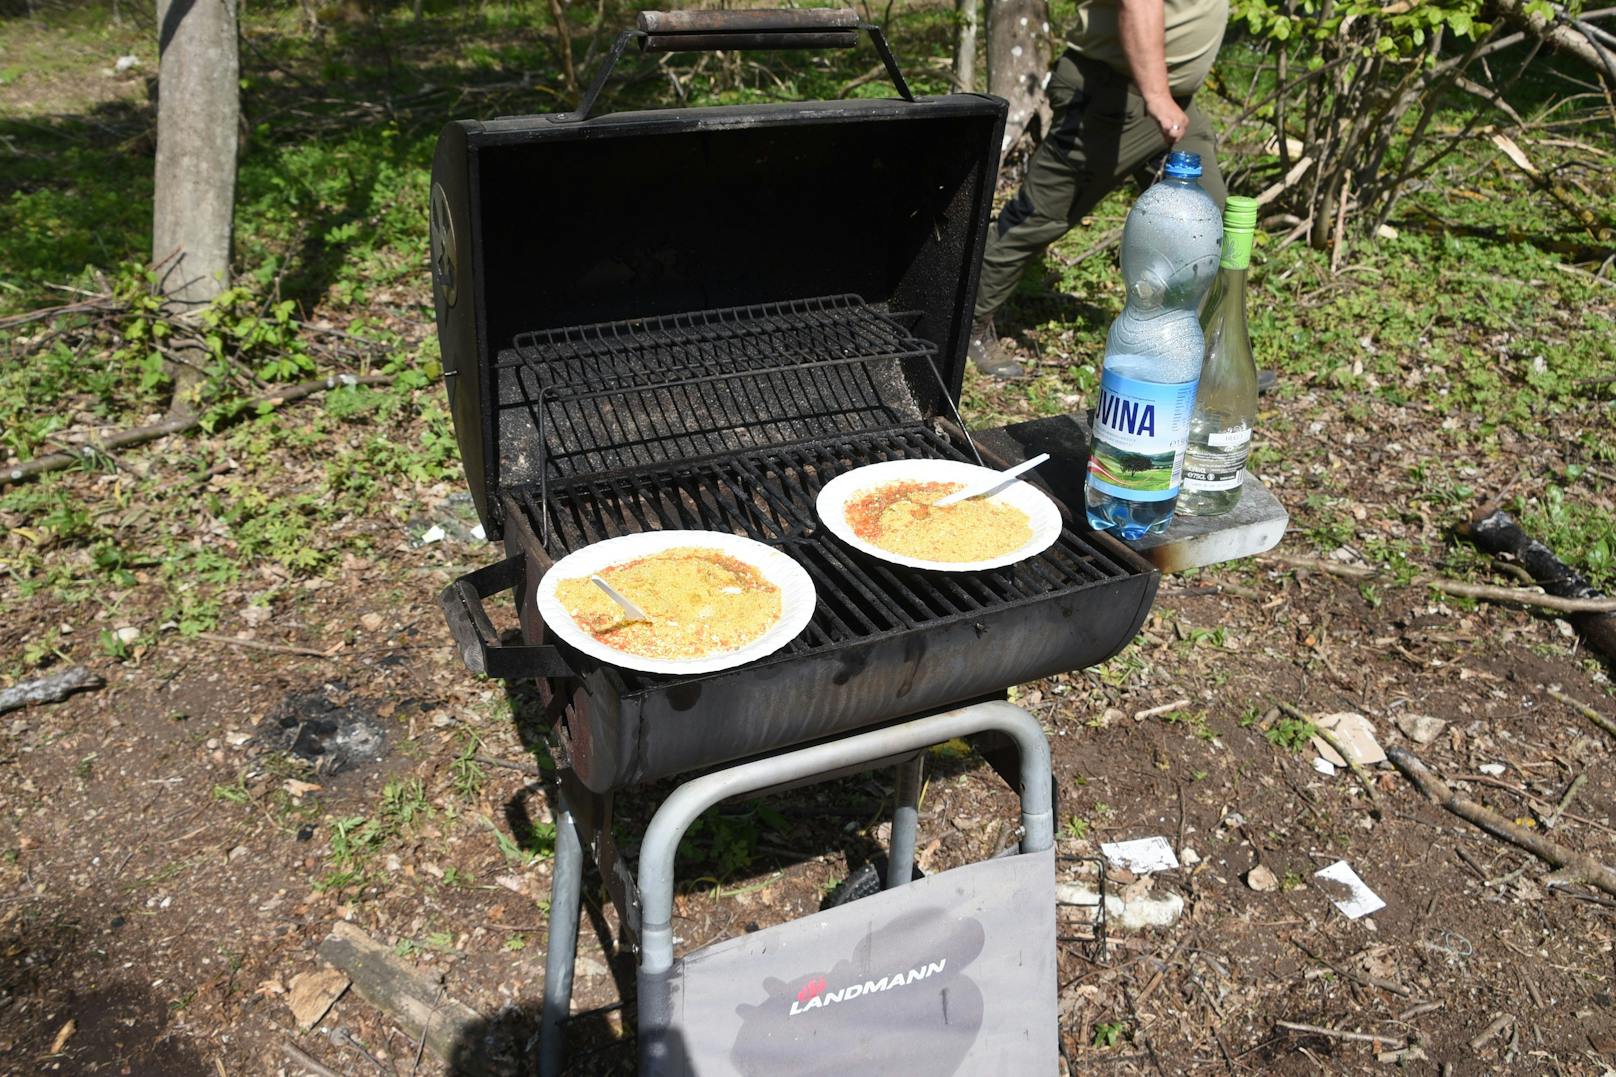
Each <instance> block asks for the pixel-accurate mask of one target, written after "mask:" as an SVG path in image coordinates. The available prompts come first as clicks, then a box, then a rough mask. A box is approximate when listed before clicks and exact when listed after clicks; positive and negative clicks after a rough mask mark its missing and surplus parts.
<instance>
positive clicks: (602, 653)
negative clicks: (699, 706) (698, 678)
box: [534, 531, 816, 674]
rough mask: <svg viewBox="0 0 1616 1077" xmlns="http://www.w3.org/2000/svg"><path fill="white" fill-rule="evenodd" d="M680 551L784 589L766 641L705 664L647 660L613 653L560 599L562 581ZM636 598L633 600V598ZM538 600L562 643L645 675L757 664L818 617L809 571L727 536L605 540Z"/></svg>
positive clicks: (556, 575) (575, 559)
mask: <svg viewBox="0 0 1616 1077" xmlns="http://www.w3.org/2000/svg"><path fill="white" fill-rule="evenodd" d="M681 546H695V547H698V548H700V549H704V550H714V551H716V552H718V553H721V554H725V555H727V556H729V557H733V558H735V559H736V560H737V561H745V562H746V563H747V564H749V565H751V566H752V567H754V568H756V569H757V570H758V571H759V572H761V573H762V574H763V578H764V579H766V580H768V581H769V582H770V583H772V584H774V585H775V586H776V587H778V588H780V619H779V620H778V621H776V622H775V623H774V627H773V628H770V629H769V630H768V631H767V632H765V633H763V635H761V636H759V637H758V638H757V639H755V640H753V641H752V642H751V643H748V644H747V645H746V646H745V647H742V648H740V649H738V650H734V651H726V652H724V653H723V654H716V655H709V656H707V657H706V658H646V657H644V656H643V655H637V654H630V653H629V652H627V651H620V650H618V649H617V648H616V647H609V646H607V645H606V644H604V643H602V642H600V641H599V640H597V639H596V638H595V637H594V636H592V635H590V634H589V633H588V632H587V631H585V630H584V628H583V627H582V626H580V625H579V624H578V622H577V621H574V620H573V619H572V615H571V614H570V613H568V612H567V611H566V608H565V607H563V606H562V605H561V603H560V602H559V601H558V600H557V599H556V587H557V586H558V585H559V584H560V582H561V581H562V580H570V579H576V578H577V577H580V576H588V575H590V574H592V573H596V572H599V571H600V570H601V569H604V568H610V567H611V566H613V565H621V564H623V563H624V562H625V561H633V560H635V559H636V558H640V557H646V556H648V555H650V554H654V553H661V552H662V551H663V550H671V549H675V548H677V547H681ZM630 597H632V596H630ZM534 600H535V601H536V602H537V603H538V610H539V616H540V617H541V618H543V619H544V625H545V627H546V628H548V629H549V630H550V631H551V632H554V633H555V634H556V635H557V636H558V637H560V638H561V640H562V641H564V642H565V643H567V644H569V645H570V646H573V647H576V648H577V649H578V650H580V651H582V652H584V653H585V654H587V655H590V656H592V657H594V658H598V659H600V660H601V661H602V662H610V663H611V664H612V665H614V666H623V667H625V668H627V669H637V670H641V671H643V672H645V673H683V674H690V673H712V672H713V671H715V670H720V669H730V668H731V667H733V666H740V665H745V664H746V663H747V662H755V661H757V660H758V659H759V658H762V657H764V656H765V655H770V654H773V653H774V652H775V651H778V650H779V649H780V648H781V647H784V646H785V645H786V644H787V643H790V642H791V641H792V640H793V639H795V638H796V637H797V635H798V633H800V632H801V631H802V630H803V629H804V628H806V627H807V626H808V622H809V620H811V619H812V618H813V615H814V603H815V601H816V599H815V596H814V581H813V580H811V579H809V577H808V573H807V571H805V570H804V569H803V567H802V566H801V565H799V564H797V562H796V561H794V560H792V559H791V557H790V556H788V555H786V554H784V553H781V552H780V551H779V550H777V549H775V548H774V547H772V546H765V545H763V543H761V542H754V541H753V540H751V539H749V538H742V537H741V536H740V535H730V534H726V533H725V532H722V531H644V532H641V533H640V534H637V535H621V536H619V537H617V538H613V539H606V540H605V541H603V542H597V543H595V544H594V545H592V546H585V547H584V548H583V549H581V550H574V551H573V552H572V553H569V554H568V555H567V556H565V557H563V558H562V559H561V560H559V561H557V562H556V563H555V564H554V565H552V566H550V571H548V572H546V573H545V574H544V578H543V579H541V580H539V583H538V588H537V591H536V593H535V595H534Z"/></svg>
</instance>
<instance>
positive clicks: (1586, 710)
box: [1549, 688, 1616, 737]
mask: <svg viewBox="0 0 1616 1077" xmlns="http://www.w3.org/2000/svg"><path fill="white" fill-rule="evenodd" d="M1549 695H1551V696H1553V697H1554V698H1555V699H1558V700H1559V701H1560V702H1561V703H1564V704H1565V705H1566V706H1568V707H1570V708H1571V709H1572V710H1574V711H1576V712H1577V713H1578V714H1580V715H1582V716H1583V717H1584V718H1586V719H1588V720H1589V721H1590V722H1592V723H1593V724H1594V725H1596V726H1598V727H1599V728H1600V729H1603V730H1604V731H1605V732H1606V733H1609V734H1610V735H1611V736H1613V737H1616V722H1613V721H1611V720H1610V719H1609V718H1606V717H1605V716H1604V715H1603V714H1600V713H1599V712H1598V711H1596V710H1594V709H1593V708H1592V707H1590V706H1588V704H1586V703H1579V702H1578V701H1577V700H1575V699H1572V698H1571V697H1570V696H1568V695H1566V694H1565V693H1563V692H1559V691H1556V690H1555V689H1553V688H1550V689H1549Z"/></svg>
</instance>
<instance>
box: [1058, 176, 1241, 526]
mask: <svg viewBox="0 0 1616 1077" xmlns="http://www.w3.org/2000/svg"><path fill="white" fill-rule="evenodd" d="M1200 175H1201V158H1200V157H1199V156H1198V155H1197V154H1193V153H1180V152H1174V153H1171V154H1169V155H1168V157H1167V166H1166V168H1165V169H1164V175H1163V178H1162V180H1161V181H1160V182H1159V183H1156V184H1153V185H1152V186H1151V187H1150V188H1149V189H1148V190H1147V191H1145V193H1144V194H1142V195H1140V196H1139V200H1138V201H1137V202H1135V203H1134V205H1133V209H1132V210H1130V211H1129V213H1128V220H1127V223H1126V224H1125V225H1124V226H1123V229H1122V276H1123V279H1124V280H1125V281H1126V282H1127V285H1128V301H1127V305H1126V306H1124V307H1123V309H1122V313H1121V314H1119V315H1118V316H1117V320H1116V321H1114V322H1112V323H1111V332H1110V335H1109V336H1108V337H1107V338H1106V344H1105V371H1104V373H1103V374H1102V375H1101V378H1100V401H1099V406H1098V407H1097V408H1096V409H1095V415H1094V436H1093V444H1092V445H1091V446H1090V449H1089V474H1088V491H1087V498H1086V500H1087V502H1088V517H1089V526H1090V527H1093V528H1094V529H1095V530H1097V531H1112V532H1115V533H1117V534H1120V535H1121V536H1122V537H1123V538H1125V539H1139V538H1143V537H1145V536H1146V535H1154V534H1158V533H1160V532H1162V531H1165V530H1167V525H1168V524H1170V523H1171V522H1172V520H1173V506H1174V502H1175V501H1176V500H1177V499H1178V490H1179V484H1180V483H1181V482H1182V480H1183V475H1184V449H1185V446H1186V444H1187V443H1188V441H1189V433H1190V413H1191V410H1192V408H1193V407H1194V404H1195V384H1196V381H1197V379H1198V378H1199V377H1200V374H1201V356H1202V349H1203V346H1204V338H1203V336H1202V334H1201V326H1200V322H1199V321H1198V320H1197V319H1196V308H1197V307H1198V306H1199V305H1200V302H1201V297H1202V296H1203V295H1205V294H1206V290H1207V287H1208V286H1209V285H1210V284H1211V283H1212V277H1213V275H1214V274H1215V273H1216V272H1217V268H1218V254H1219V251H1220V250H1221V248H1222V245H1223V222H1222V215H1221V214H1219V213H1218V207H1217V204H1216V203H1215V202H1213V201H1212V199H1211V197H1210V196H1209V195H1208V194H1207V193H1206V192H1205V191H1203V190H1202V189H1201V185H1200V183H1198V182H1197V180H1198V179H1199V178H1200Z"/></svg>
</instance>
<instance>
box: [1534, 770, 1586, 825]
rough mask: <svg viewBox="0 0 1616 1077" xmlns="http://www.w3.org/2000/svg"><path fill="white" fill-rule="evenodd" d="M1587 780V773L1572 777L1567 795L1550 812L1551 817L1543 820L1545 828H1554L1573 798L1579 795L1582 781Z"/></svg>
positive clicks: (1567, 788) (1567, 787)
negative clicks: (1578, 791)
mask: <svg viewBox="0 0 1616 1077" xmlns="http://www.w3.org/2000/svg"><path fill="white" fill-rule="evenodd" d="M1587 780H1588V775H1587V774H1586V773H1584V774H1579V775H1577V776H1576V777H1575V778H1572V779H1571V784H1570V785H1568V786H1566V791H1565V796H1563V797H1561V798H1560V803H1558V804H1556V805H1555V806H1554V811H1552V812H1550V813H1549V817H1548V818H1547V819H1545V820H1543V829H1544V830H1553V829H1554V824H1555V823H1558V822H1559V821H1560V816H1561V815H1563V814H1564V813H1565V810H1566V809H1567V808H1569V807H1571V800H1572V798H1573V797H1575V796H1576V795H1577V790H1578V789H1581V788H1582V783H1583V782H1585V781H1587Z"/></svg>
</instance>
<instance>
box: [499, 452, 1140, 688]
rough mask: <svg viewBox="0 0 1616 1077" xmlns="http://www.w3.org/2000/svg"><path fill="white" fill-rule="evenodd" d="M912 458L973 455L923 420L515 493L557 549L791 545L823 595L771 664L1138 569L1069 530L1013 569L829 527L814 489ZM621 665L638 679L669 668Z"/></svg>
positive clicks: (650, 680) (646, 681)
mask: <svg viewBox="0 0 1616 1077" xmlns="http://www.w3.org/2000/svg"><path fill="white" fill-rule="evenodd" d="M906 458H942V459H952V460H963V459H966V457H965V454H964V453H963V452H962V451H961V450H960V449H958V448H957V447H956V446H955V445H954V444H953V442H951V441H950V440H949V439H948V438H946V437H944V436H943V435H942V434H939V433H937V432H936V431H933V430H931V429H928V428H927V427H925V426H923V425H920V424H918V423H917V424H912V425H910V426H906V427H903V428H900V429H897V430H888V431H884V432H882V433H880V434H872V435H864V436H860V437H854V438H844V439H830V440H826V441H823V442H821V443H819V444H817V445H801V446H794V447H789V448H774V449H768V450H762V451H758V452H754V453H746V454H739V455H734V456H729V457H726V458H723V459H714V460H707V461H701V462H683V463H673V464H669V463H663V464H661V465H660V466H657V467H649V466H647V467H644V468H638V469H629V470H625V471H623V472H620V473H618V474H614V475H611V476H599V477H591V478H587V479H581V480H577V481H569V482H566V483H558V484H555V485H552V486H551V487H550V491H549V501H548V508H547V509H546V507H545V505H544V503H543V502H542V500H541V498H540V496H539V491H537V490H536V489H534V488H533V487H531V486H530V487H524V488H521V489H519V490H516V491H513V496H514V500H515V503H516V505H517V506H518V507H519V508H520V509H521V510H522V511H523V512H524V513H525V515H526V516H527V519H528V522H529V524H530V525H532V526H534V527H535V529H538V530H545V529H547V530H548V532H549V534H550V536H551V539H550V540H549V542H548V543H547V545H548V550H549V553H550V554H551V556H553V557H557V558H559V557H560V556H562V555H563V554H564V553H566V552H568V551H570V550H575V549H578V548H580V547H583V546H586V545H588V544H590V543H592V542H598V541H600V540H602V539H606V538H612V537H614V536H617V535H622V534H629V533H634V532H641V531H658V530H671V529H679V528H696V529H706V530H716V531H729V532H733V533H735V534H741V535H746V536H749V537H751V538H755V539H758V540H759V541H761V542H765V543H768V544H769V545H772V546H777V547H779V548H781V549H783V550H785V551H786V552H787V553H789V554H790V555H791V556H792V557H794V558H796V559H797V561H798V562H800V563H801V564H802V565H803V567H804V568H806V569H807V570H808V572H809V574H810V575H811V576H812V577H813V580H814V584H815V587H816V589H817V590H818V593H819V604H818V607H817V609H816V610H815V611H814V617H813V620H812V622H810V624H809V626H808V628H807V629H806V630H804V631H803V633H802V634H801V635H800V636H798V637H797V639H795V640H793V641H792V642H791V643H790V644H789V645H787V647H786V648H785V649H784V650H782V651H781V652H779V653H778V654H776V655H775V656H773V657H771V658H767V659H764V660H763V663H762V664H767V663H770V662H776V661H783V660H786V659H788V658H790V657H792V656H795V655H802V654H805V653H809V652H816V651H824V650H827V649H835V648H837V647H841V646H845V645H851V644H855V643H863V642H867V641H869V640H871V639H873V638H876V637H879V636H883V635H887V634H891V633H899V632H905V631H909V630H911V629H915V628H919V627H923V626H925V625H928V624H932V623H938V622H943V621H950V620H957V619H961V618H965V617H969V616H971V615H972V614H973V613H975V612H977V611H981V610H990V609H1003V608H1006V607H1012V606H1016V605H1021V604H1024V603H1033V602H1039V601H1042V600H1045V599H1048V598H1050V597H1053V596H1056V595H1060V594H1067V593H1072V592H1076V591H1081V590H1084V589H1086V588H1089V587H1094V586H1098V585H1102V584H1104V583H1106V582H1107V581H1111V580H1116V579H1119V578H1122V577H1125V576H1129V575H1132V574H1133V572H1132V571H1131V570H1130V569H1128V568H1126V567H1124V566H1122V565H1119V564H1118V563H1117V562H1116V561H1114V560H1112V559H1111V558H1110V557H1108V556H1106V555H1105V554H1104V553H1102V552H1101V551H1099V550H1097V549H1096V548H1094V547H1093V546H1091V545H1089V544H1088V543H1087V542H1086V541H1084V539H1083V537H1082V536H1081V535H1079V534H1077V533H1076V532H1074V531H1071V530H1070V529H1066V530H1063V531H1062V532H1061V537H1060V539H1059V540H1058V541H1057V542H1056V543H1055V544H1054V545H1053V546H1051V547H1050V548H1049V549H1048V550H1046V551H1045V552H1044V553H1042V554H1039V555H1038V556H1036V557H1031V558H1028V559H1027V560H1025V561H1021V562H1018V563H1017V564H1015V565H1012V566H1009V567H1008V568H1004V569H997V570H992V571H987V572H963V573H943V572H917V571H913V570H910V569H906V568H902V567H900V566H897V565H889V564H887V563H885V562H882V561H878V560H875V559H873V558H868V557H865V556H864V555H862V554H858V553H855V552H854V551H852V550H850V549H848V548H847V547H846V546H845V545H843V544H842V543H841V542H839V541H838V540H836V539H835V538H834V537H832V536H831V535H830V534H829V532H828V531H826V530H824V529H823V528H822V527H821V526H820V524H819V522H818V519H817V517H816V515H815V513H814V500H815V498H816V497H817V496H818V494H819V490H820V488H821V487H822V486H823V485H824V484H825V483H827V482H829V481H830V480H831V479H833V478H835V477H836V476H837V475H839V474H841V473H842V472H844V471H848V470H851V469H852V468H855V467H860V466H862V465H865V464H873V463H878V462H880V461H883V460H896V459H906ZM541 525H542V526H541ZM622 672H623V676H624V678H625V680H626V681H627V682H628V686H629V688H630V690H639V689H642V688H645V687H648V686H650V685H654V684H657V683H661V682H662V681H663V680H666V679H667V678H657V677H654V676H650V675H646V674H639V673H633V672H630V671H627V670H624V671H622ZM687 679H690V678H687Z"/></svg>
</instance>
